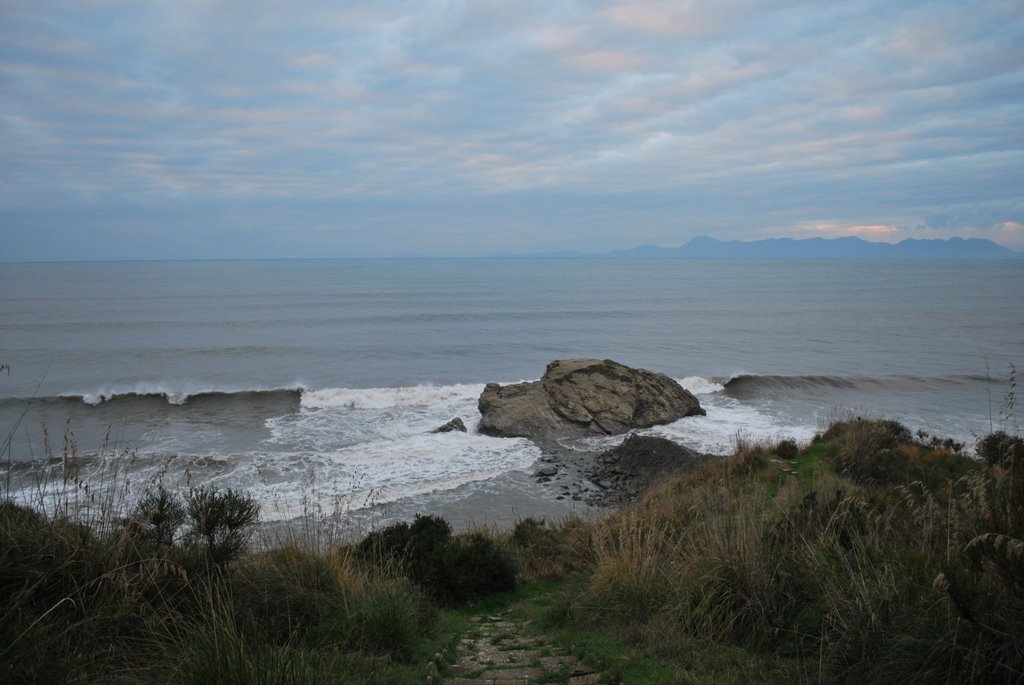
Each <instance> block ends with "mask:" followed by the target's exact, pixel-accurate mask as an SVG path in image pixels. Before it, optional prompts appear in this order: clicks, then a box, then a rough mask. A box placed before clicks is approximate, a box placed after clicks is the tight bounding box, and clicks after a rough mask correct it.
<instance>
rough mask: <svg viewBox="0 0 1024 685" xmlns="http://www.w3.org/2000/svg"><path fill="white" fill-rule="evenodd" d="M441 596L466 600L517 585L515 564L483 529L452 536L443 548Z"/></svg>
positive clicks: (458, 600)
mask: <svg viewBox="0 0 1024 685" xmlns="http://www.w3.org/2000/svg"><path fill="white" fill-rule="evenodd" d="M444 562H445V568H446V570H447V573H446V585H447V587H446V588H445V591H444V599H447V600H449V601H454V602H467V601H471V600H474V599H479V598H480V597H485V596H487V595H490V594H493V593H496V592H508V591H509V590H514V589H515V587H516V567H515V564H514V563H513V562H512V560H511V559H510V558H509V557H508V556H507V555H506V554H505V553H504V552H503V551H502V549H501V548H500V547H499V546H498V545H497V544H496V543H495V542H494V540H492V539H491V538H489V537H487V536H486V535H484V534H483V533H480V532H477V531H472V532H469V533H465V534H463V535H460V536H458V537H456V538H454V539H453V540H452V542H451V544H449V545H448V546H447V548H446V549H445V553H444Z"/></svg>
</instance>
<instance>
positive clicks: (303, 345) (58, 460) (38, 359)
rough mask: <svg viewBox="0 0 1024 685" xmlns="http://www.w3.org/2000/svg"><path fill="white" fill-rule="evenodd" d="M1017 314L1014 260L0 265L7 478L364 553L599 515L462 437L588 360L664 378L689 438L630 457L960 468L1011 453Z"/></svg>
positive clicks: (520, 448)
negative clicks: (495, 386) (677, 397)
mask: <svg viewBox="0 0 1024 685" xmlns="http://www.w3.org/2000/svg"><path fill="white" fill-rule="evenodd" d="M1022 294H1024V260H1008V261H956V262H936V261H915V262H895V261H885V262H871V261H861V260H849V261H842V260H832V261H699V260H668V259H663V260H655V259H651V260H630V259H597V258H594V259H358V260H350V259H338V260H332V259H324V260H268V261H149V262H90V263H34V264H23V263H7V264H0V369H2V371H0V437H3V439H4V442H3V446H2V452H0V479H2V482H3V487H4V494H5V496H6V497H10V498H13V499H15V500H17V501H23V502H28V503H39V504H45V501H46V499H47V498H48V497H53V496H57V495H56V493H58V491H60V492H62V493H63V495H62V496H63V497H65V498H66V497H67V496H68V493H67V488H68V483H69V471H70V470H73V478H71V482H72V483H73V487H75V488H77V489H78V490H80V491H86V492H89V491H91V492H92V493H94V494H95V493H96V492H97V491H100V490H101V489H102V488H104V487H107V488H111V487H115V486H116V487H122V488H123V489H124V492H125V496H127V497H129V498H131V497H137V496H139V494H140V493H142V492H144V491H145V490H146V489H147V488H152V487H155V485H156V484H162V485H164V486H165V487H168V488H170V489H178V490H184V489H187V488H190V487H197V486H210V487H216V488H221V489H223V488H234V489H239V490H244V491H246V492H248V493H249V494H251V495H252V496H253V497H255V498H256V499H257V500H259V501H260V503H261V505H262V515H263V519H264V520H265V521H268V522H289V521H300V520H308V519H310V518H311V517H313V518H317V517H319V518H324V519H329V520H333V521H344V522H347V523H348V524H351V525H352V526H356V527H358V528H359V529H361V530H365V529H366V528H369V527H373V526H377V525H381V524H383V523H386V522H390V521H393V520H398V519H407V518H410V517H412V516H413V515H414V514H416V513H429V514H438V515H443V516H446V517H447V518H449V520H451V521H453V525H455V526H456V528H465V527H469V526H479V525H486V526H502V525H508V524H509V523H510V522H514V521H515V520H518V519H520V518H524V517H527V516H536V517H562V516H568V515H584V516H585V515H591V514H592V511H591V508H590V507H589V505H587V504H586V502H585V498H583V497H576V498H573V497H569V496H566V495H567V493H568V492H569V490H568V487H567V485H566V483H564V482H561V483H560V482H559V478H556V479H553V480H552V481H551V482H547V483H539V482H538V480H537V479H536V478H535V477H534V472H535V471H536V470H537V468H538V464H539V461H540V460H542V459H545V458H550V455H547V456H546V454H545V451H544V450H542V449H541V448H540V447H538V446H537V445H535V444H533V443H531V442H530V441H528V440H525V439H521V438H495V437H488V436H484V435H480V434H478V433H477V432H476V430H475V428H476V426H477V423H478V421H479V412H478V410H477V399H478V397H479V395H480V393H481V391H482V390H483V387H484V384H486V383H489V382H498V383H513V382H518V381H523V380H534V379H537V378H539V377H540V376H541V375H542V374H543V372H544V368H545V366H546V365H547V364H548V362H550V361H552V360H554V359H567V358H580V357H593V358H610V359H614V360H616V361H619V362H622V363H624V364H627V365H630V366H636V367H642V368H646V369H650V370H652V371H658V372H662V373H665V374H667V375H669V376H671V377H673V378H675V379H677V380H678V381H679V382H680V383H681V384H682V385H683V386H684V387H685V388H687V389H688V390H690V391H691V392H693V393H694V394H695V395H696V396H697V398H698V399H699V400H700V402H701V404H702V406H703V407H704V408H705V409H706V410H707V415H706V416H702V417H689V418H684V419H682V420H680V421H677V422H675V423H672V424H669V425H666V426H660V427H657V428H653V429H648V430H646V431H644V432H646V433H650V434H655V435H661V436H664V437H668V438H671V439H672V440H675V441H678V442H680V443H682V444H684V445H686V446H688V447H691V448H693V449H696V450H698V451H701V452H705V453H710V454H719V455H721V454H727V453H729V452H731V451H732V450H733V449H734V448H735V446H736V444H737V441H738V440H745V441H755V440H764V441H776V440H780V439H783V438H792V439H795V440H797V441H798V442H807V441H809V440H811V438H812V437H813V436H814V435H815V433H817V432H819V431H821V430H823V428H824V427H825V426H826V425H827V424H828V422H829V421H832V420H835V419H837V418H844V417H849V416H853V415H857V416H871V417H884V418H892V419H896V420H898V421H901V422H903V423H904V424H906V425H907V426H908V427H909V428H910V429H911V430H913V431H919V430H920V431H924V432H927V433H929V434H932V435H936V436H939V437H941V438H946V437H948V438H952V439H954V440H956V441H959V442H963V443H965V444H966V445H967V446H968V449H969V448H970V446H971V445H973V443H974V442H975V441H976V439H977V438H978V437H979V436H981V435H984V434H987V433H989V432H991V431H992V430H998V429H1000V428H1010V429H1013V428H1014V427H1015V426H1017V421H1018V418H1017V416H1016V415H1015V412H1016V411H1017V410H1016V407H1015V406H1014V405H1015V382H1016V371H1015V368H1016V367H1015V366H1014V365H1017V367H1019V366H1020V365H1021V364H1022V363H1024V297H1022ZM456 416H458V417H461V418H462V419H463V420H464V421H465V424H466V426H467V427H468V431H467V432H466V433H461V432H450V433H442V434H435V433H432V432H431V431H432V429H434V428H436V427H438V426H440V425H441V424H444V423H446V422H447V421H449V420H450V419H452V418H453V417H456ZM1017 430H1019V428H1017ZM619 440H621V437H615V438H600V439H598V438H589V439H584V440H577V441H567V442H565V443H563V444H562V445H560V446H559V448H560V449H562V450H564V451H568V452H578V453H580V454H591V453H593V452H596V451H599V450H601V449H604V448H607V447H611V446H613V445H615V444H617V442H618V441H619ZM112 474H114V475H112ZM572 477H575V478H580V477H581V476H580V474H579V473H577V474H575V475H574V476H572ZM584 485H586V484H585V483H584ZM90 488H91V490H90ZM583 490H584V491H585V490H586V488H585V487H584V488H583ZM93 496H94V495H93Z"/></svg>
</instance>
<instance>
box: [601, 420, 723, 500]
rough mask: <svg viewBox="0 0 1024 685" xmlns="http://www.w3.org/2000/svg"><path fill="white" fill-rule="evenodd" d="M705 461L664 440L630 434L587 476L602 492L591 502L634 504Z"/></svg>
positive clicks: (602, 458) (691, 451)
mask: <svg viewBox="0 0 1024 685" xmlns="http://www.w3.org/2000/svg"><path fill="white" fill-rule="evenodd" d="M702 458H703V456H702V455H701V454H700V453H698V452H694V451H693V450H691V449H689V448H688V447H683V446H682V445H679V444H676V443H674V442H672V441H671V440H666V439H665V438H658V437H654V436H651V435H636V434H633V435H630V436H628V437H627V438H626V439H625V440H623V441H622V444H621V445H619V446H618V447H613V448H612V449H610V450H608V451H607V452H603V453H601V454H600V455H598V457H597V463H596V465H595V467H594V468H593V469H591V470H590V472H589V473H588V474H587V475H588V477H589V478H590V480H591V481H592V482H593V483H594V484H596V485H597V486H598V487H600V488H602V490H603V492H599V493H596V494H594V495H593V496H591V497H590V502H591V503H594V504H623V503H627V502H633V501H635V500H636V499H637V498H638V497H639V496H640V493H642V492H643V491H644V490H646V489H647V488H648V487H650V486H652V485H654V484H656V483H658V482H659V481H661V480H663V479H664V478H665V477H666V476H668V475H669V474H671V473H672V472H674V471H677V470H679V469H682V468H686V467H688V466H691V465H692V464H694V463H695V462H696V461H698V460H699V459H702Z"/></svg>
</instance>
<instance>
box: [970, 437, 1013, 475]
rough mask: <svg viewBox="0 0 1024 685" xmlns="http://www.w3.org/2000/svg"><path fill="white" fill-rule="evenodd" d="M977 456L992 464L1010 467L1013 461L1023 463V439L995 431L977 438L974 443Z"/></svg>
mask: <svg viewBox="0 0 1024 685" xmlns="http://www.w3.org/2000/svg"><path fill="white" fill-rule="evenodd" d="M975 451H976V452H977V453H978V456H979V457H981V458H982V459H984V460H985V462H986V463H988V464H992V465H996V464H998V465H1000V466H1005V467H1008V468H1009V467H1010V466H1011V464H1012V463H1013V462H1017V463H1018V464H1021V463H1024V439H1022V438H1021V437H1020V436H1017V435H1008V434H1007V433H1006V432H1004V431H996V432H995V433H989V434H988V435H986V436H984V437H981V438H979V439H978V442H977V444H976V445H975Z"/></svg>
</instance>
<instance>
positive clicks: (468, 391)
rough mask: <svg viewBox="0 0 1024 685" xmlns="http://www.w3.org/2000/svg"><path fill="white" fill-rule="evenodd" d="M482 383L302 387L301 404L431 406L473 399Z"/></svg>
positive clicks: (323, 407)
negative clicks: (377, 386) (313, 388)
mask: <svg viewBox="0 0 1024 685" xmlns="http://www.w3.org/2000/svg"><path fill="white" fill-rule="evenodd" d="M483 389H484V386H483V385H482V384H480V385H475V384H460V385H417V386H411V387H400V388H324V389H322V390H304V391H303V392H302V406H303V407H304V408H308V409H325V408H339V407H340V408H348V409H386V408H388V407H416V406H432V405H436V404H438V403H452V402H463V401H466V400H472V401H474V402H475V401H476V398H478V397H479V396H480V393H481V392H482V391H483Z"/></svg>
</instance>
